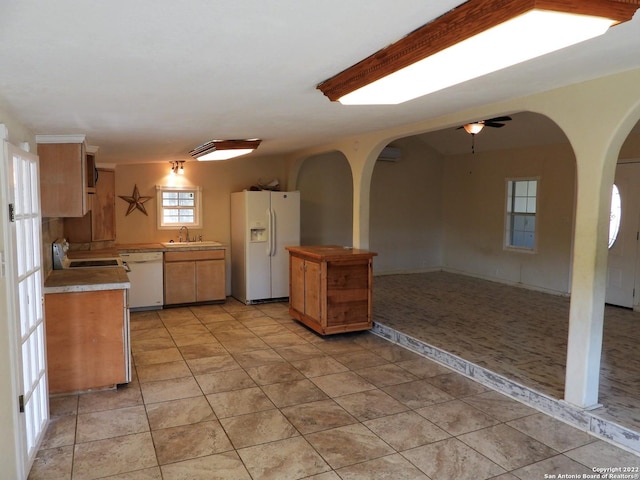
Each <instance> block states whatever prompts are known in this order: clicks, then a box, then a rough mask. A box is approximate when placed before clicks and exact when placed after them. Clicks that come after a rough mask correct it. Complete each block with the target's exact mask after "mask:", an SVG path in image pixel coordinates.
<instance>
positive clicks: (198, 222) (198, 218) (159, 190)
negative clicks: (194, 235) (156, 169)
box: [156, 185, 203, 230]
mask: <svg viewBox="0 0 640 480" xmlns="http://www.w3.org/2000/svg"><path fill="white" fill-rule="evenodd" d="M164 192H193V194H194V206H193V210H194V221H193V222H183V223H165V222H164V206H163V203H162V198H163V193H164ZM156 199H157V202H158V208H157V209H156V212H157V228H158V230H173V229H175V228H180V227H182V226H186V227H189V228H202V217H203V215H202V187H198V186H193V185H180V186H170V185H156Z"/></svg>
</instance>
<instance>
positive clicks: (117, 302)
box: [45, 290, 129, 394]
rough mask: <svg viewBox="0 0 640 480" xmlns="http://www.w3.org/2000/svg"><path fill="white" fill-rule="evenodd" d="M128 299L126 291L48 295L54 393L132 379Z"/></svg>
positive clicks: (49, 363)
mask: <svg viewBox="0 0 640 480" xmlns="http://www.w3.org/2000/svg"><path fill="white" fill-rule="evenodd" d="M124 299H125V291H124V290H99V291H91V292H69V293H51V294H47V295H45V315H46V322H47V370H48V380H49V392H50V393H52V394H56V393H69V392H78V391H85V390H91V389H97V388H104V387H112V386H115V385H117V384H119V383H125V382H126V381H127V364H126V362H125V356H126V355H128V354H129V353H128V352H125V348H126V344H125V331H124V329H125V328H126V324H125V303H124V301H125V300H124Z"/></svg>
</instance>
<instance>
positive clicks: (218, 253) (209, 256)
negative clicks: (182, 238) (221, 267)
mask: <svg viewBox="0 0 640 480" xmlns="http://www.w3.org/2000/svg"><path fill="white" fill-rule="evenodd" d="M194 260H224V250H223V249H218V250H191V251H187V252H164V261H165V262H189V261H194Z"/></svg>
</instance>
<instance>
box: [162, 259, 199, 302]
mask: <svg viewBox="0 0 640 480" xmlns="http://www.w3.org/2000/svg"><path fill="white" fill-rule="evenodd" d="M195 301H196V263H195V262H170V263H165V264H164V303H165V304H166V305H173V304H177V303H193V302H195Z"/></svg>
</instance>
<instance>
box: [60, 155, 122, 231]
mask: <svg viewBox="0 0 640 480" xmlns="http://www.w3.org/2000/svg"><path fill="white" fill-rule="evenodd" d="M97 172H98V180H97V182H96V188H95V190H96V193H95V195H93V196H92V197H91V201H92V202H91V211H90V212H89V213H87V214H86V215H85V216H84V217H80V218H75V217H73V218H65V219H64V236H65V238H66V239H67V240H68V241H69V242H71V243H89V242H101V241H109V240H115V239H116V172H115V171H114V170H107V169H105V168H98V169H97Z"/></svg>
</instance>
